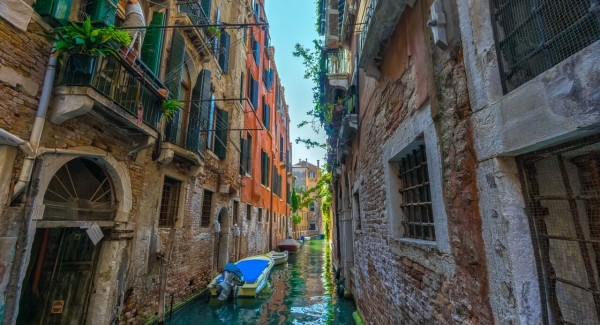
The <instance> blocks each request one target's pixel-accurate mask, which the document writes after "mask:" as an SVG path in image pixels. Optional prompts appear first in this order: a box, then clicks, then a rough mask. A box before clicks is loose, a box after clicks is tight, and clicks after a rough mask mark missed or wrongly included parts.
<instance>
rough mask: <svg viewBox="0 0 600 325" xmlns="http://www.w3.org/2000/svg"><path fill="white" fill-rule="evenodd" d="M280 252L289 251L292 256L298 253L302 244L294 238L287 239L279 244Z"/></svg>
mask: <svg viewBox="0 0 600 325" xmlns="http://www.w3.org/2000/svg"><path fill="white" fill-rule="evenodd" d="M277 248H279V250H280V251H282V252H283V251H288V252H290V254H293V253H296V252H297V251H298V249H299V248H300V242H298V241H297V240H295V239H293V238H291V237H290V238H286V239H284V240H282V241H281V242H279V244H277Z"/></svg>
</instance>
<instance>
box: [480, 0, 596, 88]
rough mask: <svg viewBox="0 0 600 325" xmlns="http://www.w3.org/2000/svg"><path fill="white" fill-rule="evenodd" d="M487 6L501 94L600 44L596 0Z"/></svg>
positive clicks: (503, 0)
mask: <svg viewBox="0 0 600 325" xmlns="http://www.w3.org/2000/svg"><path fill="white" fill-rule="evenodd" d="M491 2H492V12H493V13H494V14H493V16H492V21H493V23H494V24H493V26H494V28H495V32H496V33H495V34H496V35H497V41H496V48H497V50H498V56H499V57H500V58H499V61H500V62H501V65H500V76H501V78H502V85H503V88H504V92H505V93H506V92H509V91H511V90H513V89H515V88H517V87H519V86H520V85H522V84H524V83H525V82H527V81H529V80H531V79H533V78H535V77H536V76H538V75H539V74H541V73H542V72H544V71H546V70H548V69H550V68H552V67H553V66H555V65H556V64H557V63H559V62H561V61H563V60H564V59H566V58H568V57H569V56H571V55H573V54H575V53H577V52H578V51H580V50H581V49H583V48H585V47H587V46H589V45H590V44H593V43H594V42H596V41H598V40H600V23H599V20H598V11H597V10H598V9H597V8H598V1H590V0H554V1H542V2H539V3H538V2H536V1H532V0H528V1H508V0H493V1H491ZM594 8H595V10H594Z"/></svg>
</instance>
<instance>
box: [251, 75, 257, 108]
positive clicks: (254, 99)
mask: <svg viewBox="0 0 600 325" xmlns="http://www.w3.org/2000/svg"><path fill="white" fill-rule="evenodd" d="M252 105H253V106H254V109H258V81H256V80H254V78H252Z"/></svg>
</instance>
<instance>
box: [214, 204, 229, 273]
mask: <svg viewBox="0 0 600 325" xmlns="http://www.w3.org/2000/svg"><path fill="white" fill-rule="evenodd" d="M217 221H218V222H219V224H221V232H219V234H218V235H217V251H216V252H215V255H216V256H217V265H216V266H217V270H222V269H223V268H224V267H225V265H226V264H227V262H229V228H230V227H229V213H227V209H226V208H224V207H223V208H221V211H219V216H218V217H217Z"/></svg>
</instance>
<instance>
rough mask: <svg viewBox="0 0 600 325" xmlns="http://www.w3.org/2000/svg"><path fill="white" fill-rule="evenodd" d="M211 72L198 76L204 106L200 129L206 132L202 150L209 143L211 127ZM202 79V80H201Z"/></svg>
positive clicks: (204, 71) (201, 107)
mask: <svg viewBox="0 0 600 325" xmlns="http://www.w3.org/2000/svg"><path fill="white" fill-rule="evenodd" d="M211 74H212V73H211V71H210V70H208V69H203V70H202V71H201V72H200V75H199V76H198V82H201V88H202V89H201V95H200V96H201V98H200V100H202V102H201V103H202V104H201V106H200V127H201V130H203V131H204V132H202V141H203V143H202V147H201V148H206V145H207V143H208V139H207V135H208V134H207V132H208V125H209V122H210V121H209V120H208V114H209V111H210V103H211V100H210V97H211V92H210V77H211ZM200 79H201V80H200Z"/></svg>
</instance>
